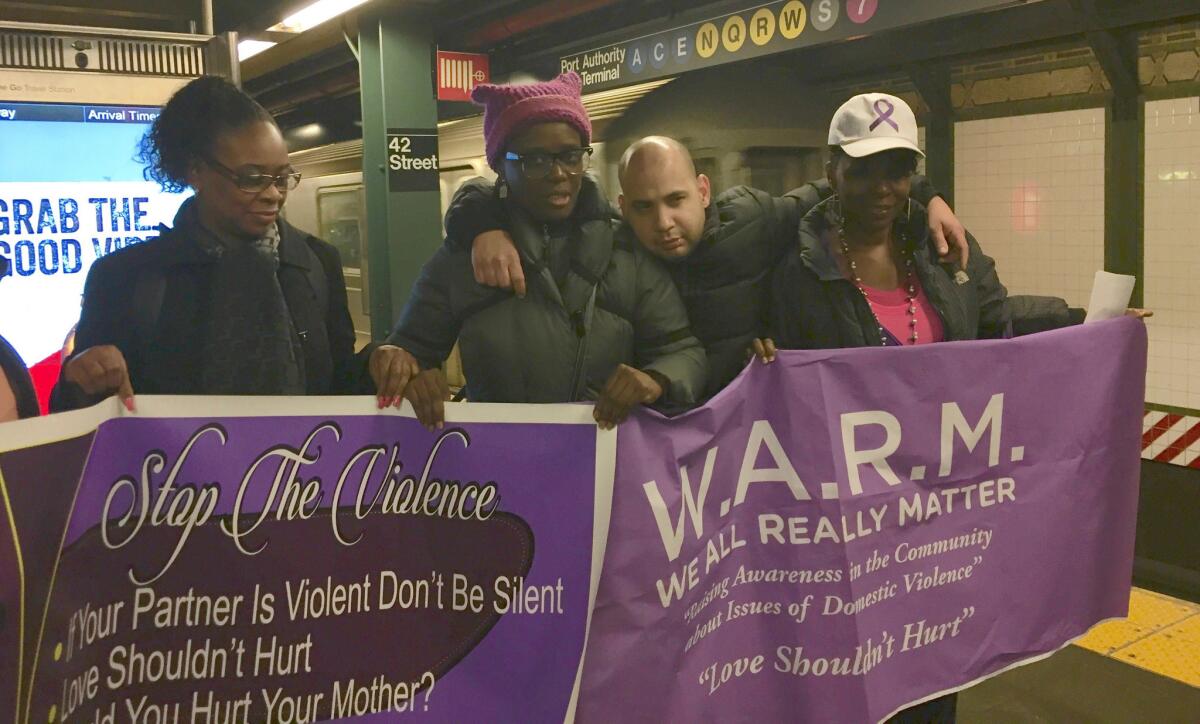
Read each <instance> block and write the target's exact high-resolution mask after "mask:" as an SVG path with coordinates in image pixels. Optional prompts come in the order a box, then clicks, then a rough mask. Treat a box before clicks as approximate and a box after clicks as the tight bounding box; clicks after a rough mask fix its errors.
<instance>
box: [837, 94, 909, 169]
mask: <svg viewBox="0 0 1200 724" xmlns="http://www.w3.org/2000/svg"><path fill="white" fill-rule="evenodd" d="M829 145H831V146H840V147H841V149H842V150H843V151H845V152H846V155H848V156H853V157H855V158H861V157H863V156H870V155H871V154H874V153H879V152H880V151H888V150H891V149H893V148H907V149H908V150H910V151H916V152H917V153H918V154H920V155H921V156H924V155H925V152H924V151H922V150H921V147H920V146H918V145H917V118H916V116H914V115H913V112H912V109H911V108H909V107H908V104H907V103H905V102H904V101H902V100H900V99H899V98H897V97H896V96H890V95H888V94H887V93H863V94H862V95H857V96H854V97H853V98H851V99H850V100H848V101H846V102H845V103H843V104H842V107H841V108H839V109H837V113H834V114H833V121H832V122H831V123H830V124H829Z"/></svg>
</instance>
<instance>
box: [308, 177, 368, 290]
mask: <svg viewBox="0 0 1200 724" xmlns="http://www.w3.org/2000/svg"><path fill="white" fill-rule="evenodd" d="M362 209H363V187H362V186H359V185H354V186H332V187H327V188H323V189H318V191H317V224H318V225H319V226H320V232H319V233H318V236H320V237H321V238H322V239H324V240H326V241H328V242H329V243H330V244H333V245H334V246H335V247H337V250H338V253H339V254H341V256H342V266H343V267H345V268H346V269H356V270H361V269H362V266H363V243H362V237H363V234H362Z"/></svg>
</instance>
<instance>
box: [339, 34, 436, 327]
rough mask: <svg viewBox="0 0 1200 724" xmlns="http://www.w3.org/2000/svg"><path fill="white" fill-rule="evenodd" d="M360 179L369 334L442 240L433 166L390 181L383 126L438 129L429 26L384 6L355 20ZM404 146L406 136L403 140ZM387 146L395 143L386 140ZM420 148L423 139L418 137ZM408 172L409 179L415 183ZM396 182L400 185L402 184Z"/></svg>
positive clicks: (386, 320)
mask: <svg viewBox="0 0 1200 724" xmlns="http://www.w3.org/2000/svg"><path fill="white" fill-rule="evenodd" d="M358 32H359V68H360V71H359V72H360V76H361V89H362V119H363V129H362V130H363V184H364V186H365V187H366V202H367V262H368V268H367V275H368V276H367V293H368V298H369V300H370V305H371V336H372V338H374V339H376V340H378V339H382V338H383V337H385V336H386V335H387V334H388V332H390V331H391V329H392V326H393V325H394V324H395V323H396V320H397V319H398V318H399V316H400V311H401V310H402V309H403V308H404V303H405V301H406V300H407V299H408V294H409V291H410V290H411V289H412V286H413V283H414V282H415V281H416V278H417V274H418V272H420V270H421V265H423V264H424V263H425V262H426V261H427V260H428V259H429V257H430V256H432V255H433V252H434V251H435V250H436V249H437V248H438V246H439V245H440V244H441V243H442V222H441V194H440V190H439V184H438V178H437V172H436V153H437V142H436V136H434V137H433V138H432V139H425V140H426V141H428V142H429V143H430V144H431V147H432V153H433V154H435V157H434V164H435V166H434V170H433V171H432V172H431V173H430V172H427V173H424V174H416V175H411V176H408V177H407V178H406V180H405V182H403V183H397V180H396V174H391V176H392V178H391V179H390V180H389V168H388V166H389V148H388V144H389V137H388V130H389V129H418V130H425V131H427V132H431V133H434V134H436V133H437V98H436V92H435V88H434V78H433V54H434V40H433V27H432V25H431V24H430V22H429V21H428V19H426V18H422V17H419V16H413V15H410V14H399V13H394V12H393V13H385V14H383V15H376V16H368V17H365V18H363V19H362V20H361V21H360V22H359V28H358ZM405 144H406V146H407V144H408V142H405ZM393 146H394V148H393V150H396V149H395V145H394V142H393ZM418 146H420V147H423V148H424V147H425V144H418ZM413 179H416V182H415V183H414V181H413ZM401 187H402V188H401Z"/></svg>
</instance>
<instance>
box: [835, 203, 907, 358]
mask: <svg viewBox="0 0 1200 724" xmlns="http://www.w3.org/2000/svg"><path fill="white" fill-rule="evenodd" d="M838 241H840V242H841V245H842V256H844V257H845V258H846V263H847V264H849V265H850V274H851V275H852V276H853V277H854V285H855V286H856V287H858V291H859V293H861V294H862V295H863V299H864V300H865V301H866V302H867V309H870V310H871V316H872V317H874V318H875V326H877V327H878V328H879V338H880V339H881V340H882V341H881V342H880V344H881V345H882V346H885V347H886V346H887V338H888V335H887V332H886V331H885V330H884V328H883V324H882V323H881V322H880V321H879V315H878V314H876V313H875V309H874V308H873V307H872V306H871V298H870V297H869V296H867V287H866V285H864V284H863V280H862V277H860V276H859V275H858V264H856V263H855V262H854V258H853V257H851V256H850V245H849V244H848V243H847V242H846V227H845V225H839V226H838ZM900 249H901V252H900V253H901V254H903V255H904V266H905V267H906V269H907V272H908V273H907V276H906V279H905V281H906V282H907V285H906V286H907V289H908V294H907V295H906V296H905V297H904V301H905V302H906V303H907V304H908V306H907V308H906V309H905V313H906V314H907V315H908V330H909V336H908V341H909V342H911V343H912V344H916V343H917V275H916V273H915V271H914V270H913V257H912V250H911V249H909V248H908V239H907V237H905V236H904V234H901V235H900Z"/></svg>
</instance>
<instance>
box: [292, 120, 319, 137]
mask: <svg viewBox="0 0 1200 724" xmlns="http://www.w3.org/2000/svg"><path fill="white" fill-rule="evenodd" d="M292 133H294V134H296V137H297V138H303V139H305V140H309V141H311V140H312V139H314V138H320V137H321V134H323V133H325V127H324V126H322V125H321V124H320V123H308V124H305V125H303V126H300V127H298V128H296V129H294V130H293V131H292Z"/></svg>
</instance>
